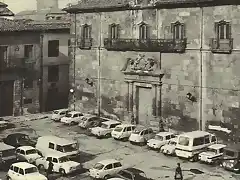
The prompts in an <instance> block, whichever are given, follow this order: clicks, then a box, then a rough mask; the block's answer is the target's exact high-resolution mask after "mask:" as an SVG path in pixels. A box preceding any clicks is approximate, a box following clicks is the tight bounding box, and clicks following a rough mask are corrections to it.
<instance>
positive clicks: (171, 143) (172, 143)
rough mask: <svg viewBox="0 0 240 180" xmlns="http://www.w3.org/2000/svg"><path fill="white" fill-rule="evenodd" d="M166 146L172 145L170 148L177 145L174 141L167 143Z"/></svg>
mask: <svg viewBox="0 0 240 180" xmlns="http://www.w3.org/2000/svg"><path fill="white" fill-rule="evenodd" d="M168 144H170V145H172V146H176V145H177V143H176V142H175V141H169V143H168Z"/></svg>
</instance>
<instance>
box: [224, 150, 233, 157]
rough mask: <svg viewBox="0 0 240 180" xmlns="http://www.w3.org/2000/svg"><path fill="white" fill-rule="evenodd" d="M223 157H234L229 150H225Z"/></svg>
mask: <svg viewBox="0 0 240 180" xmlns="http://www.w3.org/2000/svg"><path fill="white" fill-rule="evenodd" d="M225 155H226V156H230V157H235V152H234V151H230V150H225Z"/></svg>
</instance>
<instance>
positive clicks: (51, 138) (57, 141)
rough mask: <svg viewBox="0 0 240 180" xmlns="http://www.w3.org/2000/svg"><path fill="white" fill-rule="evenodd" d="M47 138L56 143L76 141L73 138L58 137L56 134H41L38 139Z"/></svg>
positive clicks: (62, 143) (64, 143) (63, 143)
mask: <svg viewBox="0 0 240 180" xmlns="http://www.w3.org/2000/svg"><path fill="white" fill-rule="evenodd" d="M46 139H49V141H51V142H54V143H57V144H59V145H67V144H72V143H76V141H74V140H70V139H65V138H60V137H57V136H41V137H39V138H38V140H40V141H41V140H45V141H46Z"/></svg>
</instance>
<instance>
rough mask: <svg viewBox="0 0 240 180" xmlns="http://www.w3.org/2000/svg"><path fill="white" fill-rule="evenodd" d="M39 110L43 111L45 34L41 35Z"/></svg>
mask: <svg viewBox="0 0 240 180" xmlns="http://www.w3.org/2000/svg"><path fill="white" fill-rule="evenodd" d="M39 83H40V84H39V106H40V107H39V110H40V113H41V112H43V34H41V35H40V79H39Z"/></svg>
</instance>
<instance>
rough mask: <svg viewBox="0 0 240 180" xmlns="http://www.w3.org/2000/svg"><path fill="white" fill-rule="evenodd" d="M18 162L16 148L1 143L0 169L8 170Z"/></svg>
mask: <svg viewBox="0 0 240 180" xmlns="http://www.w3.org/2000/svg"><path fill="white" fill-rule="evenodd" d="M16 161H17V156H16V153H15V147H13V146H10V145H7V144H5V143H3V142H0V167H2V168H7V167H8V166H10V165H11V164H12V163H15V162H16Z"/></svg>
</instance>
